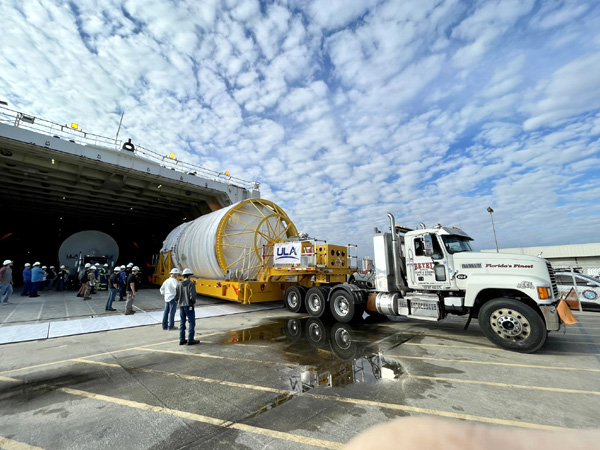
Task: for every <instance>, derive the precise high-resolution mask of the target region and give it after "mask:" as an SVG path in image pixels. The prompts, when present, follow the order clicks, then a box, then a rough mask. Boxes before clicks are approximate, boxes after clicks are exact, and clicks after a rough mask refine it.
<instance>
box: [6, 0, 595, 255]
mask: <svg viewBox="0 0 600 450" xmlns="http://www.w3.org/2000/svg"><path fill="white" fill-rule="evenodd" d="M0 29H2V38H1V39H2V46H1V50H0V99H1V100H5V101H7V102H8V103H9V105H10V107H11V108H13V109H16V110H19V111H23V112H26V113H29V114H32V115H36V116H39V117H43V118H46V119H48V120H52V121H56V122H58V123H69V122H71V121H76V122H78V123H79V124H80V125H81V126H82V127H83V128H84V129H85V130H86V131H88V132H92V133H97V134H101V135H107V136H114V134H115V132H116V129H117V126H118V123H119V118H120V115H121V113H122V112H125V116H124V120H123V128H122V130H121V135H120V136H121V137H132V138H133V141H134V142H138V143H141V144H142V145H144V146H145V147H148V148H151V149H153V150H155V151H157V152H159V153H165V154H167V153H169V152H171V151H172V152H174V153H175V154H176V155H177V157H178V158H179V159H185V160H188V161H191V162H195V163H198V164H201V165H202V166H205V167H207V168H210V169H214V170H218V171H222V170H229V171H230V172H231V174H232V175H234V176H237V177H240V178H243V179H247V180H256V181H259V182H260V183H261V196H262V197H263V198H267V199H269V200H272V201H274V202H276V203H278V204H279V205H281V206H282V207H283V208H284V209H285V210H286V211H287V212H288V214H289V215H290V217H291V218H292V220H293V221H294V222H295V223H296V224H297V226H298V228H299V229H301V230H304V231H306V232H309V233H310V234H311V235H312V236H315V237H320V238H324V239H327V240H329V241H330V242H337V243H340V244H346V243H357V244H359V245H360V246H361V247H362V250H361V254H363V255H368V254H370V252H371V250H370V248H371V247H370V237H371V235H372V230H373V227H375V226H377V227H379V228H380V229H386V228H387V217H386V213H387V212H388V211H390V212H393V213H394V214H395V215H396V218H397V222H398V223H402V224H404V225H407V226H416V225H417V224H418V223H419V222H425V223H427V224H435V223H442V224H445V225H455V226H460V227H461V228H463V229H464V230H465V231H467V232H468V233H470V234H471V235H472V236H473V237H474V238H475V239H476V247H477V248H493V247H494V239H493V234H492V230H491V223H490V215H489V214H488V213H487V212H486V208H487V207H488V206H491V207H492V208H493V209H494V210H495V213H494V221H495V224H496V230H497V234H498V242H499V245H500V247H517V246H534V245H557V244H573V243H587V242H600V236H599V230H600V201H599V198H600V183H599V181H600V140H599V139H600V2H598V1H597V0H591V1H583V0H575V1H566V0H565V1H562V0H545V1H533V0H500V1H498V0H489V1H488V0H486V1H458V0H431V1H430V0H417V1H412V0H398V1H377V0H341V1H338V0H327V1H294V0H290V1H274V2H258V1H254V0H242V1H226V0H223V1H213V0H202V1H196V0H190V1H183V0H182V1H167V0H135V1H114V2H112V1H110V0H95V1H89V0H78V1H77V2H63V1H56V0H55V1H50V0H43V1H41V0H40V1H36V0H18V1H10V0H3V1H2V2H0Z"/></svg>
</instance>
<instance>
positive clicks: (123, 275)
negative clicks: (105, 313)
mask: <svg viewBox="0 0 600 450" xmlns="http://www.w3.org/2000/svg"><path fill="white" fill-rule="evenodd" d="M120 269H121V270H120V271H119V301H120V302H122V301H124V300H125V295H127V289H126V287H127V286H126V284H127V270H126V267H125V266H121V267H120Z"/></svg>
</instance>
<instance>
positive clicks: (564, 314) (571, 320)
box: [556, 299, 577, 325]
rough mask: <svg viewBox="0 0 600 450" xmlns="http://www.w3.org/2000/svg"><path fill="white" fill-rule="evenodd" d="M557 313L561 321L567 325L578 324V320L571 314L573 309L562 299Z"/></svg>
mask: <svg viewBox="0 0 600 450" xmlns="http://www.w3.org/2000/svg"><path fill="white" fill-rule="evenodd" d="M556 311H557V312H558V315H559V317H560V319H561V320H562V321H563V322H564V323H566V324H567V325H574V324H576V323H577V319H576V318H575V316H574V315H573V313H572V312H571V308H569V305H567V302H565V301H564V300H562V299H561V300H560V301H559V302H558V306H557V307H556Z"/></svg>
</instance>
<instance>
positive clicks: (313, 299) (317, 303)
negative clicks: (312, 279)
mask: <svg viewBox="0 0 600 450" xmlns="http://www.w3.org/2000/svg"><path fill="white" fill-rule="evenodd" d="M306 311H307V312H308V313H309V314H310V315H311V316H313V317H321V316H322V315H323V313H324V312H325V311H327V290H325V289H324V288H322V287H318V286H314V287H311V288H310V289H309V290H308V291H307V292H306Z"/></svg>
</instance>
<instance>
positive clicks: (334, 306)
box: [329, 290, 354, 322]
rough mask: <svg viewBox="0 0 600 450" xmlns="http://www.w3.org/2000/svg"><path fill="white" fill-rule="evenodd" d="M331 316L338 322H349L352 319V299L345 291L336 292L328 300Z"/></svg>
mask: <svg viewBox="0 0 600 450" xmlns="http://www.w3.org/2000/svg"><path fill="white" fill-rule="evenodd" d="M329 305H330V307H331V314H332V315H333V318H334V319H335V320H337V321H338V322H350V321H351V320H352V318H353V317H354V299H353V298H352V295H351V294H350V293H348V292H346V291H343V290H339V291H336V292H335V293H334V294H333V296H332V297H331V299H330V300H329Z"/></svg>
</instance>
